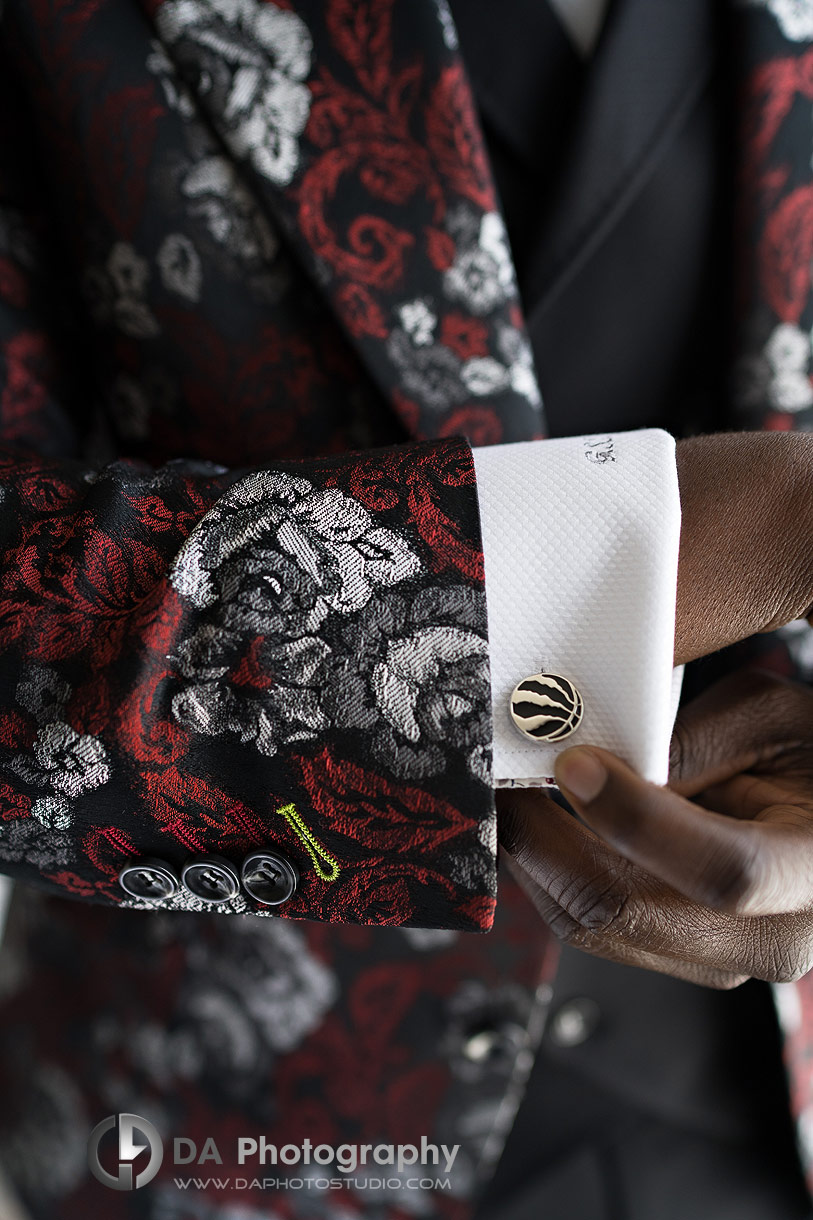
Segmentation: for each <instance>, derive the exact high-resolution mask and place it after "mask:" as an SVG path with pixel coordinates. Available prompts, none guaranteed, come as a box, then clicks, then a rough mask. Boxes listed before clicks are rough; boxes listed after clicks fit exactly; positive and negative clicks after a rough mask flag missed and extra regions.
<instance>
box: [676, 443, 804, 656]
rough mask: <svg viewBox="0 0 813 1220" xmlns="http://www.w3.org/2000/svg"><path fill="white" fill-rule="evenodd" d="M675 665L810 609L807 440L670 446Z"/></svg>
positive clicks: (800, 614)
mask: <svg viewBox="0 0 813 1220" xmlns="http://www.w3.org/2000/svg"><path fill="white" fill-rule="evenodd" d="M676 456H677V472H678V482H679V485H680V503H681V510H682V516H683V520H682V524H681V532H680V559H679V563H678V583H677V613H676V623H675V664H676V665H681V664H683V663H684V662H685V661H692V660H694V659H695V658H696V657H702V656H706V655H707V654H708V653H711V652H716V651H717V650H718V649H719V648H724V647H725V646H726V645H728V644H733V643H735V642H736V641H738V640H744V639H747V638H748V636H751V635H754V634H755V633H757V632H763V631H771V630H773V629H774V628H776V627H781V626H783V625H784V624H785V623H789V622H791V621H792V620H793V619H797V618H804V617H806V616H809V615H810V613H811V609H813V435H810V434H809V433H808V434H804V433H787V432H784V433H781V432H735V433H719V434H717V435H714V436H699V437H693V438H691V439H690V440H685V441H678V444H677V449H676Z"/></svg>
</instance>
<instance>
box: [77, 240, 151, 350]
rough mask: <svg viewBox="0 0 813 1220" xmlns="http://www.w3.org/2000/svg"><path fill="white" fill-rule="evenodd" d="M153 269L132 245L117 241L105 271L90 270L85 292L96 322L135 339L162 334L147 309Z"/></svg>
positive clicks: (90, 268) (85, 279) (84, 284)
mask: <svg viewBox="0 0 813 1220" xmlns="http://www.w3.org/2000/svg"><path fill="white" fill-rule="evenodd" d="M149 278H150V268H149V264H148V263H147V260H146V259H145V258H142V257H141V255H140V254H138V253H137V252H136V250H135V249H134V248H133V246H131V245H130V244H129V242H124V241H117V242H115V243H114V245H113V246H112V247H111V250H110V253H109V255H108V257H107V261H106V263H105V264H104V266H103V267H88V268H87V270H86V272H85V275H84V279H83V291H84V295H85V299H86V300H87V303H88V307H89V309H90V312H91V314H92V316H93V318H94V321H96V322H99V323H103V324H106V325H111V324H112V325H113V326H115V327H116V329H117V330H120V331H121V332H122V334H125V335H129V336H130V337H131V338H133V339H150V338H152V337H153V336H155V335H157V334H158V330H159V327H158V322H157V320H156V318H155V317H154V315H153V313H152V311H151V310H150V308H149V306H148V305H147V299H146V295H147V283H148V281H149Z"/></svg>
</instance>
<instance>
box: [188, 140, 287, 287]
mask: <svg viewBox="0 0 813 1220" xmlns="http://www.w3.org/2000/svg"><path fill="white" fill-rule="evenodd" d="M181 190H182V192H183V194H184V196H185V197H186V199H187V200H189V212H190V215H192V216H196V217H199V218H200V219H201V220H202V221H203V222H204V224H205V225H206V228H207V230H208V232H209V234H210V236H211V237H212V238H213V240H214V241H216V242H217V243H218V245H221V246H224V247H225V248H226V249H227V250H229V251H230V252H231V253H232V254H234V255H235V256H236V257H238V258H239V259H240V260H241V261H242V262H244V263H246V264H247V265H248V266H250V267H252V268H254V269H256V270H260V269H263V270H267V268H268V265H269V264H270V263H271V262H273V260H274V259H275V258H276V256H277V254H278V252H279V238H278V237H277V234H276V233H275V232H274V230H273V229H272V228H271V226H270V224H269V223H268V220H267V219H266V217H265V216H264V215H263V213H262V212H261V211H260V209H259V208H258V207H257V204H256V202H255V200H254V198H253V197H252V195H251V193H250V191H248V190H247V188H246V187H245V185H244V184H243V183H242V182H241V181H240V179H239V178H238V176H237V172H236V170H235V168H234V166H233V165H232V164H231V163H230V162H229V161H227V160H226V159H225V157H207V158H205V160H202V161H199V162H197V163H196V164H195V165H193V166H192V168H191V169H190V170H189V173H188V174H187V175H186V176H185V178H184V179H183V182H182V184H181Z"/></svg>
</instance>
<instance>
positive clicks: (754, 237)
mask: <svg viewBox="0 0 813 1220" xmlns="http://www.w3.org/2000/svg"><path fill="white" fill-rule="evenodd" d="M747 7H750V8H751V9H752V10H753V9H755V10H764V11H752V12H750V13H748V14H747V16H746V14H745V13H744V14H743V15H742V30H741V35H742V53H743V57H744V60H745V66H746V68H747V72H746V75H745V78H744V98H743V115H744V130H743V138H742V144H741V149H742V164H741V185H740V194H739V206H740V223H741V233H740V246H739V268H740V270H741V273H742V301H741V305H742V310H743V318H744V327H743V332H742V334H741V336H740V344H739V347H740V350H741V352H742V355H741V356H740V358H739V361H738V363H737V365H736V366H735V374H736V375H735V381H734V390H735V398H736V400H737V401H736V405H737V406H738V408H739V412H740V414H739V419H740V421H742V423H743V424H744V425H745V426H751V427H753V426H762V427H767V428H772V429H779V430H783V431H784V430H791V429H796V428H798V429H802V430H804V431H810V429H811V428H813V376H812V375H811V374H812V372H813V365H812V363H811V350H812V349H811V343H812V342H813V331H812V330H811V328H813V277H812V275H811V258H812V257H813V176H812V175H811V155H813V106H812V105H811V103H812V102H813V5H812V4H810V3H798V2H797V0H751V3H750V5H749V6H747ZM783 634H784V636H785V643H786V645H787V650H788V652H789V653H790V657H791V660H792V662H793V663H794V664H795V667H796V670H797V672H798V674H799V675H800V676H802V677H804V678H805V679H806V680H808V681H810V680H811V679H813V645H812V644H811V638H812V637H811V631H810V629H809V628H808V627H806V626H805V625H804V624H802V623H799V624H791V626H790V628H788V629H786V631H785V632H784V633H783ZM775 991H776V995H777V999H778V1012H779V1017H780V1021H781V1024H782V1027H783V1031H784V1034H785V1062H786V1065H787V1069H788V1075H789V1081H790V1093H791V1105H792V1107H793V1110H794V1113H795V1115H796V1119H797V1133H798V1137H799V1138H798V1145H799V1150H800V1153H801V1156H802V1160H803V1163H804V1166H805V1169H806V1172H807V1178H808V1183H809V1185H810V1187H811V1189H813V974H808V975H807V976H806V977H805V978H803V979H802V980H800V981H799V982H798V983H789V984H785V985H782V986H779V987H777V988H775Z"/></svg>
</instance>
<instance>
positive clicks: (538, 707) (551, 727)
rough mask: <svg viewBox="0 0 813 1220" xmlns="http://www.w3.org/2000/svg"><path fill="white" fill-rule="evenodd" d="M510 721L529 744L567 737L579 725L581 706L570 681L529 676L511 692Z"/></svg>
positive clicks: (549, 675) (537, 675)
mask: <svg viewBox="0 0 813 1220" xmlns="http://www.w3.org/2000/svg"><path fill="white" fill-rule="evenodd" d="M510 708H511V719H512V720H513V722H514V724H515V725H516V727H517V728H518V729H519V731H520V733H522V736H523V737H529V738H530V739H531V741H539V742H543V743H545V744H547V743H548V742H552V741H561V740H562V739H563V738H564V737H569V736H570V734H571V733H574V732H575V731H576V729H577V728H578V727H579V725H580V724H581V720H582V713H583V711H584V704H583V702H582V697H581V695H580V694H579V692H578V691H577V690H576V687H575V686H574V685H573V683H572V682H569V681H568V680H567V678H562V677H560V675H559V674H531V675H530V676H529V677H527V678H523V679H522V681H521V682H520V683H518V684H517V685H516V686H515V687H514V689H513V691H512V692H511V701H510Z"/></svg>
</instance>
